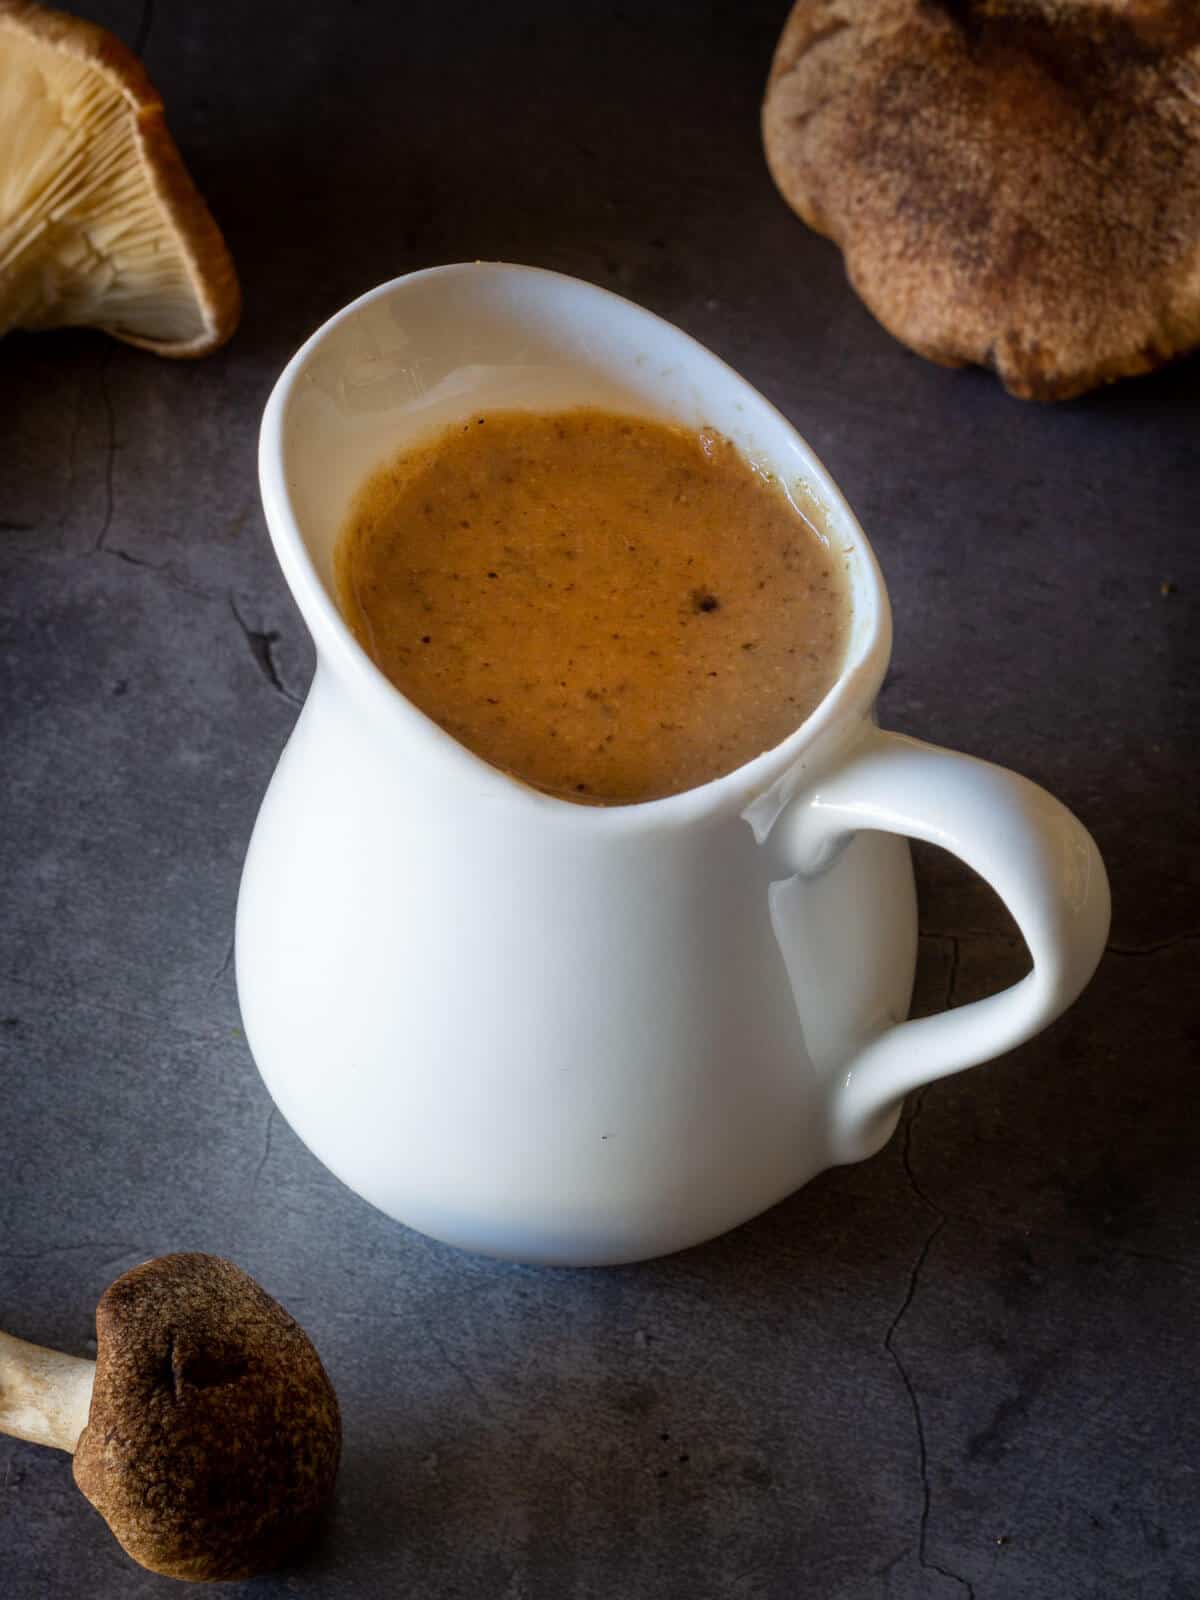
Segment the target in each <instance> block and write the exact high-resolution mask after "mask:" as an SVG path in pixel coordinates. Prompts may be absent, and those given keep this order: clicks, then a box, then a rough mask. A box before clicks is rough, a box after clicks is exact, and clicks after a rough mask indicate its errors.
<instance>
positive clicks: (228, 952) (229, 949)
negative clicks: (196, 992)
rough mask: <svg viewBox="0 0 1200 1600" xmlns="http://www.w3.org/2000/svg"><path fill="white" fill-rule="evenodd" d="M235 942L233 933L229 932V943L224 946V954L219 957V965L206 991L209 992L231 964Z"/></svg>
mask: <svg viewBox="0 0 1200 1600" xmlns="http://www.w3.org/2000/svg"><path fill="white" fill-rule="evenodd" d="M235 943H236V941H235V938H234V935H233V934H232V933H231V934H230V935H229V943H228V944H227V945H226V946H225V954H224V956H222V958H221V965H220V966H219V967H218V968H217V970H216V971H215V972H214V973H213V975H212V977H211V979H210V980H209V985H208V992H209V993H210V994H211V993H212V991H213V990H214V989H215V988H216V987H217V985H218V984H219V983H220V981H221V979H222V978H223V977H224V976H225V974H226V973H227V972H228V971H229V969H230V967H231V966H232V965H233V951H234V946H235Z"/></svg>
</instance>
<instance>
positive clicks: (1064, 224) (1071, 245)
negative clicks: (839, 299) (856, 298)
mask: <svg viewBox="0 0 1200 1600" xmlns="http://www.w3.org/2000/svg"><path fill="white" fill-rule="evenodd" d="M763 136H764V142H765V147H766V153H767V161H768V164H769V166H770V169H771V172H772V175H773V177H774V179H775V181H776V183H777V184H778V186H779V188H780V190H781V192H782V193H783V196H784V198H785V199H786V200H787V201H788V203H789V204H790V205H791V206H792V207H793V208H794V209H795V210H796V211H797V212H798V213H799V214H800V216H801V217H803V218H804V220H805V222H807V223H808V224H809V226H810V227H812V228H815V229H816V230H817V231H818V232H820V233H825V234H828V235H829V236H830V237H831V238H833V239H834V240H836V242H837V243H838V244H839V245H840V246H841V248H842V251H843V254H844V256H845V260H846V270H847V272H848V274H849V277H850V281H851V283H852V284H853V285H854V287H855V289H856V290H857V291H858V293H859V294H860V295H861V296H862V298H863V300H864V301H865V302H866V304H867V305H868V307H869V308H870V309H871V311H873V312H874V314H875V315H876V316H877V317H878V318H879V320H880V321H881V322H882V323H883V325H884V326H885V327H886V328H887V329H888V330H889V331H890V332H891V333H893V334H895V336H896V337H897V338H898V339H901V340H903V342H904V343H905V344H907V345H909V346H911V348H912V349H914V350H916V351H917V352H918V353H919V354H921V355H923V356H927V357H929V358H930V359H931V360H933V361H939V362H942V363H944V364H946V365H948V366H961V365H964V364H966V363H971V362H976V363H979V364H980V365H984V366H991V367H994V368H995V370H996V372H997V373H998V374H999V376H1000V378H1001V380H1002V382H1003V383H1004V385H1005V387H1006V388H1007V389H1009V390H1010V392H1011V393H1013V394H1015V395H1020V396H1022V397H1024V398H1038V399H1066V398H1068V397H1070V396H1072V395H1076V394H1080V393H1082V392H1083V391H1084V390H1086V389H1089V388H1092V387H1093V386H1094V385H1096V384H1099V383H1103V382H1107V381H1109V380H1111V379H1114V378H1120V377H1124V376H1127V375H1130V374H1133V373H1138V372H1146V371H1149V370H1150V369H1151V368H1152V367H1155V366H1158V365H1159V364H1161V363H1162V362H1164V361H1166V360H1167V359H1169V358H1170V357H1171V356H1174V355H1177V354H1180V353H1181V352H1183V351H1185V350H1187V349H1189V348H1190V347H1191V346H1193V345H1195V344H1197V343H1198V342H1200V6H1198V5H1197V4H1196V0H797V3H796V5H795V6H794V7H793V9H792V12H791V15H790V16H789V18H788V21H787V24H786V26H785V27H784V30H783V34H782V36H781V37H780V40H779V44H778V47H777V49H776V52H775V59H774V62H773V64H772V68H771V74H770V80H769V83H768V87H767V95H766V101H765V104H764V107H763Z"/></svg>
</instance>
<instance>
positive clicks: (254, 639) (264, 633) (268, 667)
mask: <svg viewBox="0 0 1200 1600" xmlns="http://www.w3.org/2000/svg"><path fill="white" fill-rule="evenodd" d="M229 609H230V611H232V613H233V620H234V621H235V622H236V623H237V625H238V627H239V628H240V629H241V630H242V633H243V634H244V636H245V639H246V643H247V644H248V645H249V646H250V654H251V656H252V657H253V659H254V664H255V666H256V667H257V668H258V670H259V671H260V672H261V673H262V675H263V677H264V678H265V679H266V680H267V682H268V683H269V684H270V685H271V687H272V689H274V690H275V692H276V694H280V695H282V696H283V698H284V699H285V700H286V701H287V703H288V704H289V705H290V706H295V707H297V709H298V708H299V706H300V704H301V700H300V696H299V695H298V694H295V693H293V691H292V690H291V689H289V688H288V687H287V685H286V684H285V683H284V681H283V679H282V678H281V677H280V676H279V668H278V667H277V666H276V665H275V651H274V646H275V645H276V644H278V643H279V630H278V628H271V629H262V628H252V627H251V626H250V624H249V623H248V622H247V621H246V619H245V618H244V617H243V616H242V614H241V612H240V611H239V610H238V606H237V599H236V597H235V596H234V594H233V592H232V591H230V595H229Z"/></svg>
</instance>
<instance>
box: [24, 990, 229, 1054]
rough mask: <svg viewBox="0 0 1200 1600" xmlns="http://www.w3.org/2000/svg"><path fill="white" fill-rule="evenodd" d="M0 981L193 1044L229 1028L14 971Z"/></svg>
mask: <svg viewBox="0 0 1200 1600" xmlns="http://www.w3.org/2000/svg"><path fill="white" fill-rule="evenodd" d="M0 983H11V984H12V985H13V986H14V987H15V988H18V989H28V990H29V992H30V993H31V994H36V995H42V996H44V997H45V998H46V999H47V1000H53V1001H55V1002H57V1004H58V1005H60V1006H61V1005H70V1006H78V1007H80V1009H82V1010H84V1011H100V1012H103V1013H104V1015H105V1016H109V1017H117V1018H119V1019H120V1020H121V1021H122V1022H136V1023H138V1024H139V1025H140V1026H142V1027H159V1028H169V1029H170V1031H171V1032H172V1033H174V1034H177V1035H178V1036H179V1037H180V1038H181V1039H190V1040H192V1041H193V1042H194V1043H196V1044H208V1045H211V1044H214V1043H224V1042H225V1040H226V1039H227V1038H228V1037H229V1030H228V1029H225V1028H215V1029H213V1030H212V1031H211V1032H203V1031H201V1030H200V1029H198V1028H189V1027H187V1026H186V1025H185V1024H183V1023H180V1022H176V1021H174V1020H173V1019H172V1018H171V1017H167V1016H164V1015H163V1014H162V1012H161V1011H138V1010H137V1009H136V1008H135V1007H133V1006H118V1005H112V1004H111V1003H109V1002H106V1001H104V1000H96V999H94V998H93V997H92V996H90V995H87V994H81V993H80V992H79V990H78V989H76V988H74V987H67V988H62V989H55V988H52V987H50V986H49V985H47V984H44V983H38V982H37V981H36V980H35V979H33V978H23V977H21V975H20V974H19V973H16V972H0Z"/></svg>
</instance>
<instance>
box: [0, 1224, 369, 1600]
mask: <svg viewBox="0 0 1200 1600" xmlns="http://www.w3.org/2000/svg"><path fill="white" fill-rule="evenodd" d="M0 1431H2V1432H5V1433H11V1434H15V1435H16V1436H17V1438H19V1439H29V1440H32V1441H33V1442H34V1443H36V1444H48V1445H53V1446H55V1447H56V1448H58V1449H60V1450H68V1451H74V1454H75V1461H74V1471H75V1482H76V1483H77V1484H78V1485H79V1487H80V1489H81V1490H82V1491H83V1493H84V1494H85V1495H86V1496H87V1498H88V1499H89V1500H90V1501H91V1502H92V1504H93V1505H94V1506H95V1507H96V1509H97V1511H99V1512H100V1514H101V1515H102V1516H103V1517H104V1519H105V1521H106V1522H107V1523H108V1525H109V1527H110V1528H111V1529H112V1531H113V1533H114V1534H115V1535H116V1537H117V1539H118V1540H119V1542H120V1543H121V1545H122V1546H123V1547H124V1549H125V1551H126V1553H127V1554H128V1555H130V1556H132V1557H133V1559H134V1560H135V1561H138V1562H140V1563H141V1565H142V1566H144V1567H149V1568H150V1570H151V1571H152V1572H159V1573H162V1574H164V1575H165V1576H167V1577H170V1578H189V1579H192V1580H195V1581H197V1582H212V1581H214V1580H218V1579H226V1578H248V1577H253V1576H254V1575H255V1574H256V1573H260V1572H265V1571H268V1570H269V1569H270V1568H271V1567H274V1566H277V1565H278V1564H279V1563H280V1562H281V1561H282V1560H284V1559H285V1558H286V1557H287V1556H288V1555H289V1554H290V1553H291V1552H293V1551H294V1550H296V1549H298V1548H300V1547H301V1546H302V1545H304V1544H305V1543H307V1541H308V1540H309V1539H310V1538H311V1537H312V1535H313V1533H314V1531H315V1529H316V1527H317V1524H318V1522H319V1519H320V1516H321V1513H322V1512H323V1511H324V1509H325V1507H326V1506H327V1505H328V1503H329V1500H330V1498H331V1497H332V1494H333V1485H334V1478H335V1476H336V1474H337V1468H338V1460H339V1457H340V1454H341V1421H340V1417H339V1413H338V1403H337V1396H336V1395H335V1393H334V1390H333V1385H332V1384H331V1383H330V1381H329V1379H328V1377H327V1376H326V1374H325V1369H324V1368H323V1367H322V1365H321V1362H320V1359H319V1357H318V1356H317V1353H316V1351H315V1350H314V1349H313V1347H312V1344H311V1343H310V1341H309V1338H308V1336H307V1334H306V1333H305V1332H304V1330H303V1328H301V1327H300V1326H299V1325H298V1324H297V1323H296V1322H294V1321H293V1320H292V1318H291V1317H289V1316H288V1314H287V1312H286V1311H284V1309H283V1308H282V1306H280V1305H278V1304H277V1302H276V1301H274V1300H272V1298H271V1297H270V1295H268V1294H267V1293H266V1292H265V1291H264V1290H263V1289H261V1288H260V1287H259V1286H258V1284H257V1283H255V1281H254V1279H253V1278H251V1277H248V1276H247V1275H246V1273H244V1272H242V1271H241V1270H240V1269H239V1268H238V1267H235V1266H234V1265H233V1264H232V1262H229V1261H223V1260H221V1259H220V1258H219V1257H217V1256H207V1255H171V1256H161V1257H159V1258H158V1260H156V1261H147V1262H146V1263H145V1264H144V1265H143V1266H140V1267H134V1268H133V1270H132V1271H130V1272H126V1273H125V1274H124V1275H123V1276H122V1277H120V1278H118V1279H117V1281H116V1282H115V1283H114V1284H112V1285H110V1287H109V1288H108V1289H106V1290H105V1292H104V1294H103V1296H102V1297H101V1300H100V1304H99V1305H98V1306H97V1307H96V1360H95V1362H94V1363H93V1362H91V1361H83V1360H80V1359H78V1358H77V1357H74V1356H68V1355H61V1354H59V1353H58V1352H55V1351H50V1350H42V1349H39V1348H38V1347H37V1346H36V1345H30V1344H26V1343H25V1342H24V1341H23V1340H20V1339H14V1338H12V1337H10V1336H9V1335H8V1334H0Z"/></svg>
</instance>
